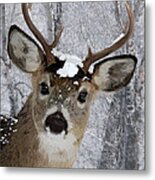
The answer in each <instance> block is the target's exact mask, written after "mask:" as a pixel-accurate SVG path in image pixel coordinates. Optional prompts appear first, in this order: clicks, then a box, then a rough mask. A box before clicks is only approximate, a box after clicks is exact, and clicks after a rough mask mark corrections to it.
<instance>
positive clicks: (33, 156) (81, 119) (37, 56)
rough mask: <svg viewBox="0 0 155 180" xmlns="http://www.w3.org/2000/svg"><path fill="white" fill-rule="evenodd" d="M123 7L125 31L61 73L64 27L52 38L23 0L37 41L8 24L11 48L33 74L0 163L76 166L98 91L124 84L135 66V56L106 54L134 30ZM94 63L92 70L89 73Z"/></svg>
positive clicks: (10, 52)
mask: <svg viewBox="0 0 155 180" xmlns="http://www.w3.org/2000/svg"><path fill="white" fill-rule="evenodd" d="M31 6H32V5H31ZM125 7H126V11H127V15H128V26H127V28H126V30H125V33H124V34H123V36H121V37H120V38H119V39H117V41H115V42H114V43H113V44H112V45H111V46H109V47H107V48H104V49H102V50H100V51H98V52H95V53H93V52H92V50H91V48H90V47H89V48H88V54H87V56H86V58H85V59H84V60H83V61H82V62H83V66H81V67H80V66H78V72H77V74H75V75H74V76H73V77H62V76H60V74H58V73H57V72H58V70H59V69H60V68H62V67H63V66H64V61H60V59H59V57H57V56H55V54H54V53H53V49H54V48H55V47H56V46H57V44H58V42H59V39H60V37H61V34H62V31H63V28H61V29H60V31H59V32H58V33H57V34H56V36H55V39H54V41H53V42H52V43H51V44H50V43H48V42H47V40H46V39H45V37H44V36H43V35H42V34H41V32H40V31H39V30H38V28H37V27H36V26H35V25H34V23H33V21H32V19H31V17H30V12H29V9H30V4H28V3H23V4H21V8H22V14H23V17H24V20H25V22H26V24H27V26H28V28H29V29H30V31H31V32H32V33H33V35H34V37H35V38H36V40H34V38H32V37H31V36H29V35H28V34H27V33H25V32H24V31H23V30H22V29H21V28H20V27H18V26H17V25H15V24H14V25H12V26H11V27H10V29H9V33H8V46H7V50H8V55H9V57H10V59H11V60H12V62H13V63H14V64H15V65H16V66H17V67H18V68H19V69H20V70H22V71H23V72H25V73H29V74H31V77H32V87H33V90H32V93H31V94H30V95H29V97H28V99H27V101H26V103H25V105H24V107H23V108H22V110H21V111H20V112H19V114H18V123H17V124H16V128H17V132H15V133H13V134H12V135H11V136H10V139H9V143H8V144H7V145H6V146H4V148H1V152H0V153H1V158H0V165H1V166H11V167H12V166H13V167H50V168H71V167H73V165H74V162H75V161H76V158H77V153H78V151H79V148H80V144H81V141H82V139H83V136H84V134H85V131H86V127H87V124H88V120H89V112H90V106H91V104H92V103H93V102H94V101H95V99H96V97H97V94H98V93H99V92H102V91H103V92H105V93H106V92H107V93H108V92H114V91H117V90H119V89H121V88H123V87H125V86H126V85H127V84H129V82H130V80H131V79H132V77H133V74H134V71H135V68H136V64H137V58H136V57H135V56H133V55H130V54H123V55H117V56H112V57H106V56H108V55H110V54H111V53H112V52H115V51H116V50H118V49H120V48H121V47H122V46H123V45H124V44H125V43H126V42H127V41H128V40H129V38H130V36H131V34H132V32H133V29H134V16H133V13H132V10H131V7H130V5H129V4H128V3H127V2H126V3H125ZM38 43H39V44H38ZM92 64H94V70H93V72H92V73H90V72H89V68H90V66H91V65H92Z"/></svg>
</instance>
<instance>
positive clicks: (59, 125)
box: [45, 112, 68, 134]
mask: <svg viewBox="0 0 155 180" xmlns="http://www.w3.org/2000/svg"><path fill="white" fill-rule="evenodd" d="M47 127H48V128H49V129H50V131H51V132H52V133H55V134H59V133H61V132H62V131H63V130H64V131H65V134H67V128H68V124H67V121H66V120H65V118H64V116H63V114H62V113H61V112H56V113H54V114H51V115H49V116H48V117H47V118H46V120H45V129H46V128H47Z"/></svg>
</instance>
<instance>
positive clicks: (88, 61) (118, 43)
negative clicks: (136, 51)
mask: <svg viewBox="0 0 155 180" xmlns="http://www.w3.org/2000/svg"><path fill="white" fill-rule="evenodd" d="M125 6H126V10H127V14H128V18H129V25H128V29H127V32H126V33H125V34H124V36H123V37H122V38H120V39H119V40H118V41H116V42H115V43H114V44H113V45H111V46H110V47H107V48H105V49H103V50H101V51H99V52H97V53H92V50H91V48H90V47H89V50H88V55H87V57H86V59H85V61H84V66H83V70H84V72H87V71H88V69H89V67H90V65H91V64H92V63H94V62H95V61H97V60H99V59H101V58H103V57H105V56H107V55H109V54H110V53H112V52H114V51H116V50H117V49H119V48H120V47H121V46H123V45H124V44H125V43H126V41H127V40H128V39H129V37H130V35H131V34H132V31H133V28H134V17H133V13H132V11H131V9H130V6H129V4H128V2H125Z"/></svg>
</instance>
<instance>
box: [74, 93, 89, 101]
mask: <svg viewBox="0 0 155 180" xmlns="http://www.w3.org/2000/svg"><path fill="white" fill-rule="evenodd" d="M87 95H88V93H87V91H81V92H80V93H79V96H78V98H77V99H78V101H79V102H80V103H84V102H86V97H87Z"/></svg>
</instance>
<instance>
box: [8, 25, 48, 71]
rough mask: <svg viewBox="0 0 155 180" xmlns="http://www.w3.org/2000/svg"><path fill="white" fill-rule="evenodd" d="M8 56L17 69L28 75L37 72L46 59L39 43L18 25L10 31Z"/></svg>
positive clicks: (13, 26)
mask: <svg viewBox="0 0 155 180" xmlns="http://www.w3.org/2000/svg"><path fill="white" fill-rule="evenodd" d="M8 54H9V57H10V59H11V60H12V62H13V63H14V64H15V65H16V66H17V67H19V68H20V69H21V70H22V71H25V72H28V73H33V72H35V71H37V70H38V69H39V67H40V66H41V64H42V61H43V58H44V55H43V52H42V50H41V48H40V47H39V46H38V45H37V43H36V42H35V41H34V40H33V39H32V38H31V37H30V36H29V35H27V34H26V33H25V32H24V31H22V30H21V29H20V28H19V27H18V26H16V25H12V26H11V28H10V30H9V35H8Z"/></svg>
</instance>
